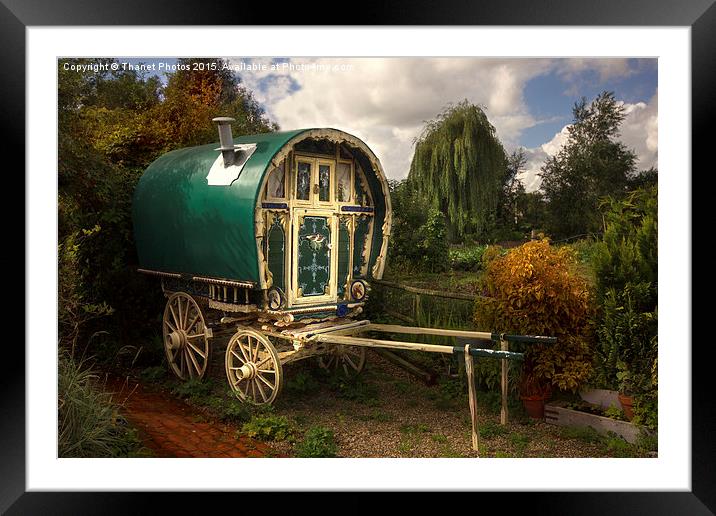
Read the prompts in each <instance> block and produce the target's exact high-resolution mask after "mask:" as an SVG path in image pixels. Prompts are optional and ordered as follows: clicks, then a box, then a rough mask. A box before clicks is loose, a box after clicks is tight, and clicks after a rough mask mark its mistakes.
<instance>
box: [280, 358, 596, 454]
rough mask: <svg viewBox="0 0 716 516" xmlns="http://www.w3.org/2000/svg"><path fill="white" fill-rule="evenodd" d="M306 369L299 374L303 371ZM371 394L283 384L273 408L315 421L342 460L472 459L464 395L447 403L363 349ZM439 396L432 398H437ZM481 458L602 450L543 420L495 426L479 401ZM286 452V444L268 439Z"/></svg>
mask: <svg viewBox="0 0 716 516" xmlns="http://www.w3.org/2000/svg"><path fill="white" fill-rule="evenodd" d="M311 365H312V364H310V363H305V364H300V365H299V364H296V365H294V366H291V367H287V368H286V369H285V370H284V371H285V373H286V379H287V381H288V382H289V386H290V382H291V379H292V378H295V377H296V376H297V375H299V374H301V373H300V371H301V369H302V368H305V367H311ZM304 374H305V373H304ZM361 374H362V375H364V381H365V383H366V384H367V385H368V386H371V387H373V391H374V392H373V393H372V395H369V396H364V397H363V399H359V400H351V399H343V398H341V397H338V396H337V395H336V393H335V391H332V390H331V389H329V388H328V387H327V386H325V385H320V386H319V387H318V388H317V389H315V390H313V391H311V392H303V393H294V392H291V389H290V388H288V389H287V391H288V392H284V393H282V394H281V396H280V397H279V400H278V401H277V402H276V412H277V413H278V414H281V415H286V416H288V417H290V418H291V419H293V421H295V422H296V423H297V425H299V426H300V427H301V428H302V429H306V428H308V427H311V426H314V425H320V426H325V427H327V428H330V429H331V430H333V432H334V434H335V437H336V443H337V444H338V447H339V456H341V457H386V458H397V457H476V456H478V454H477V452H475V451H473V450H472V443H471V437H470V435H471V434H470V431H471V425H470V418H469V415H470V410H469V406H468V403H467V398H466V397H465V398H464V399H463V400H455V401H454V402H452V403H446V402H445V401H444V399H442V400H441V399H440V398H439V397H437V396H436V395H437V394H438V393H439V388H438V387H436V386H435V387H427V386H425V385H424V384H423V383H422V382H420V381H419V380H417V379H415V378H414V377H413V376H411V375H409V374H408V373H407V372H405V371H404V370H403V369H401V368H399V367H397V366H395V365H393V364H392V363H390V362H388V361H387V360H385V359H384V358H383V357H381V356H380V355H378V354H376V353H373V352H372V351H370V350H369V351H368V356H367V361H366V369H365V370H364V371H363V373H361ZM436 398H437V399H436ZM478 416H479V424H480V427H481V432H482V433H483V435H482V436H481V441H480V448H481V453H480V456H483V457H600V456H608V455H605V452H604V450H603V449H602V447H600V446H599V445H597V444H594V443H588V442H586V441H584V440H580V439H565V438H563V437H562V434H561V432H560V430H561V429H559V428H557V427H555V426H553V425H548V424H546V423H544V422H538V421H532V420H529V419H527V420H525V419H520V420H519V421H511V422H510V423H509V424H508V426H507V427H506V428H505V427H501V426H500V425H499V415H498V414H496V413H493V412H491V411H490V410H488V408H487V407H486V406H484V404H483V405H481V404H480V393H478ZM270 446H272V447H273V448H274V449H275V450H276V451H277V452H280V453H285V454H290V452H291V447H290V445H288V444H287V443H270Z"/></svg>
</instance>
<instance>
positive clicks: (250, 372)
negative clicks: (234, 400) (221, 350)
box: [226, 330, 283, 405]
mask: <svg viewBox="0 0 716 516" xmlns="http://www.w3.org/2000/svg"><path fill="white" fill-rule="evenodd" d="M226 378H227V379H228V380H229V385H230V386H231V388H232V389H233V390H234V392H235V393H236V396H237V397H238V398H239V399H240V400H241V401H249V402H253V403H257V404H259V405H264V404H270V403H273V401H274V400H275V399H276V396H278V394H279V392H280V391H281V386H282V384H283V368H282V367H281V361H280V360H279V357H278V352H277V351H276V348H275V347H274V346H273V344H271V342H270V341H269V340H268V339H267V338H266V337H265V336H263V335H261V334H260V333H258V332H256V331H253V330H239V331H238V332H236V333H235V334H234V336H233V337H231V339H230V340H229V343H228V344H227V345H226Z"/></svg>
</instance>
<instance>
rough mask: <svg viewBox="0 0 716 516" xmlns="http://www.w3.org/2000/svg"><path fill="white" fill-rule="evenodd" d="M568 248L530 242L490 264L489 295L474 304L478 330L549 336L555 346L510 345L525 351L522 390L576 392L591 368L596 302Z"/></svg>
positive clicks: (486, 281) (486, 288)
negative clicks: (554, 389)
mask: <svg viewBox="0 0 716 516" xmlns="http://www.w3.org/2000/svg"><path fill="white" fill-rule="evenodd" d="M574 264H575V259H574V256H573V254H572V252H571V251H570V250H569V249H567V248H561V249H555V248H554V247H551V246H550V245H549V242H548V241H547V240H540V241H533V242H528V243H526V244H524V245H522V246H520V247H517V248H514V249H512V250H510V251H509V252H508V253H507V254H506V255H504V256H500V257H497V258H495V259H493V260H492V261H490V262H489V264H488V266H487V269H486V271H485V274H484V276H483V284H484V292H485V294H486V297H480V298H477V300H476V302H475V314H474V322H475V325H476V326H477V327H478V328H481V329H484V330H488V329H489V330H492V331H496V332H499V333H513V334H527V335H548V336H554V337H557V339H558V342H557V344H528V345H524V346H523V345H516V344H515V345H512V346H511V348H514V350H516V351H521V350H524V352H525V360H524V363H523V369H522V371H523V374H522V382H521V383H522V386H521V387H522V390H523V392H524V393H536V392H537V391H545V390H548V389H549V388H550V387H551V386H554V387H558V388H559V389H562V390H572V391H576V390H577V389H578V388H579V387H580V386H581V385H583V384H584V383H585V382H586V380H587V378H588V377H589V374H590V372H591V360H592V356H591V354H592V347H593V344H592V333H593V332H592V326H591V320H592V316H593V311H594V310H593V305H592V299H591V295H590V292H589V289H588V285H587V283H586V281H585V280H584V279H583V278H581V277H580V276H579V275H577V274H576V273H575V272H574V271H573V266H574Z"/></svg>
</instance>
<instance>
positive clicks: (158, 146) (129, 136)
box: [58, 59, 277, 346]
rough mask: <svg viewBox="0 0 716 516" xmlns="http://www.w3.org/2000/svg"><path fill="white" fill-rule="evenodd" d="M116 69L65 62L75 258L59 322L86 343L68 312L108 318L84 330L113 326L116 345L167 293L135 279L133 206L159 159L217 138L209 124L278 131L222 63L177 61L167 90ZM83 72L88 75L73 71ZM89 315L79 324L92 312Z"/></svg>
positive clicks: (65, 201)
mask: <svg viewBox="0 0 716 516" xmlns="http://www.w3.org/2000/svg"><path fill="white" fill-rule="evenodd" d="M116 62H117V61H116V60H114V59H69V60H67V59H64V60H59V61H58V125H59V134H58V138H59V144H58V233H59V235H58V236H59V241H60V242H61V243H62V244H61V246H60V248H59V251H60V255H61V256H64V257H70V258H71V260H70V259H69V258H68V259H65V260H63V261H61V263H60V267H61V268H62V271H61V272H62V277H63V282H62V291H61V293H60V294H61V296H62V298H61V299H60V302H61V303H63V306H60V307H59V315H60V319H62V320H67V321H69V323H72V324H69V323H68V324H63V325H62V327H61V332H62V335H61V336H60V337H61V340H63V342H65V341H68V340H71V341H72V342H76V341H78V340H82V336H81V335H78V334H77V333H78V332H77V331H75V329H76V328H78V327H80V325H77V324H74V322H73V321H74V320H73V319H71V318H70V317H66V316H67V315H68V314H69V315H70V316H72V315H75V316H77V311H76V310H74V312H73V313H69V311H71V310H73V307H74V306H80V307H81V308H82V310H85V308H84V307H90V308H92V309H94V308H96V307H101V308H102V310H103V313H109V312H111V313H112V315H111V317H110V318H102V319H99V318H95V317H92V318H90V319H91V321H90V323H89V324H83V325H81V326H82V327H84V328H85V330H84V331H85V333H86V334H91V333H92V332H93V330H95V329H96V328H92V327H91V326H92V325H93V324H102V325H103V328H110V329H111V330H112V338H113V339H115V341H116V344H117V346H119V345H120V343H127V342H128V341H130V340H131V339H132V338H134V337H136V336H137V335H138V334H140V335H141V332H142V331H144V329H146V328H147V326H144V325H143V324H144V323H146V324H153V321H152V320H150V319H149V318H151V317H154V316H155V315H156V313H158V309H157V306H160V305H158V303H161V294H160V292H158V290H157V289H156V282H154V281H151V280H148V279H147V278H145V277H143V276H142V275H139V274H137V273H136V267H137V264H136V253H135V250H134V241H133V235H132V221H131V200H132V193H133V191H134V187H135V185H136V183H137V181H138V180H139V177H140V176H141V174H142V171H143V170H144V169H145V168H146V167H147V166H148V165H149V164H150V163H151V162H152V161H153V160H154V159H156V158H157V157H158V156H159V155H161V154H163V153H164V152H167V151H169V150H173V149H177V148H181V147H187V146H190V145H197V144H207V143H211V142H215V141H217V139H218V138H217V133H216V128H215V127H214V125H213V123H212V122H211V118H213V117H215V116H219V115H228V116H233V117H234V118H236V119H237V123H236V124H234V126H233V129H234V134H239V135H240V134H247V133H256V132H266V131H271V130H275V129H277V126H276V125H275V124H274V123H272V122H271V121H270V120H268V118H267V117H266V115H265V113H264V111H263V109H262V108H261V106H260V105H259V104H258V103H257V102H256V100H255V99H254V98H253V95H252V94H251V92H250V91H248V90H246V89H245V88H243V87H242V86H241V83H240V80H239V78H238V77H235V76H234V75H233V73H232V72H231V71H230V70H229V69H228V67H226V66H225V65H226V63H225V62H224V61H223V60H215V59H190V60H180V65H181V66H180V68H182V70H180V71H178V72H176V73H173V74H171V75H170V76H169V78H168V84H167V85H166V87H164V86H162V85H161V83H160V81H159V80H158V78H156V77H153V76H151V77H150V76H146V75H144V74H141V73H138V72H135V71H133V70H125V69H124V68H123V67H122V66H119V67H116V68H117V70H112V66H111V65H112V64H113V63H116ZM79 65H82V66H83V67H84V70H83V71H77V70H72V69H71V67H72V66H75V67H76V66H79ZM80 240H81V244H82V245H78V242H79V241H80ZM69 251H72V252H71V253H69ZM68 253H69V254H68ZM69 269H72V270H71V271H70V270H69ZM67 300H70V301H72V302H73V303H74V304H71V303H70V302H68V301H67ZM80 301H81V302H80ZM85 312H86V310H85ZM85 312H83V313H81V314H79V315H82V316H83V318H81V319H80V320H82V321H84V320H85V319H87V317H85V316H86V315H91V314H88V313H85ZM149 327H151V326H149ZM68 328H69V329H72V331H73V332H74V333H70V332H69V330H68ZM65 334H68V335H69V336H68V335H65Z"/></svg>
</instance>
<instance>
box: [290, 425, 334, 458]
mask: <svg viewBox="0 0 716 516" xmlns="http://www.w3.org/2000/svg"><path fill="white" fill-rule="evenodd" d="M337 453H338V446H337V445H336V442H335V438H334V435H333V431H332V430H329V429H328V428H326V427H323V426H313V427H311V428H309V429H308V430H307V431H306V434H305V435H304V437H303V440H302V441H301V442H300V443H298V444H297V445H296V456H297V457H305V458H313V457H335V456H336V454H337Z"/></svg>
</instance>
